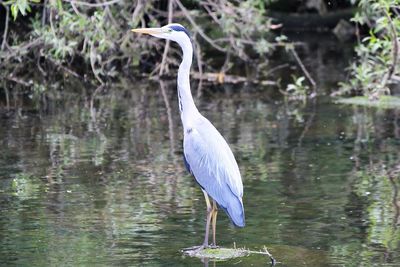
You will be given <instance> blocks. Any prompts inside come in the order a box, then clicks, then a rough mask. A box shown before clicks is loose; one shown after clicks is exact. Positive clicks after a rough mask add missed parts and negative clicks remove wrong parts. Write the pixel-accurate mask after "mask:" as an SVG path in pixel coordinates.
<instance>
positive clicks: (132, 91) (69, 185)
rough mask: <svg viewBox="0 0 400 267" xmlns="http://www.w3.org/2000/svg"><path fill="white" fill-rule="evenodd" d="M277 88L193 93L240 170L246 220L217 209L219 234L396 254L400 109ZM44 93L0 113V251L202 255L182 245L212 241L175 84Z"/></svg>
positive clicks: (378, 255) (290, 256)
mask: <svg viewBox="0 0 400 267" xmlns="http://www.w3.org/2000/svg"><path fill="white" fill-rule="evenodd" d="M315 64H317V63H315ZM327 64H328V65H329V64H330V63H329V60H328V63H327ZM321 77H322V78H321V79H323V81H325V87H326V88H327V87H328V85H329V84H330V83H331V81H329V80H326V79H325V78H323V76H321ZM331 78H332V77H331ZM274 90H276V89H273V88H263V87H259V86H255V85H254V86H250V85H248V86H244V85H243V86H225V87H218V88H215V87H213V88H208V89H207V88H206V90H205V92H204V94H203V96H202V97H201V98H199V99H196V103H197V104H198V106H199V109H200V110H201V111H202V112H203V114H204V115H205V116H206V117H207V118H209V119H210V120H211V121H212V122H213V123H214V125H215V126H216V127H217V128H218V129H219V130H220V131H221V133H222V134H223V135H224V136H225V137H226V139H227V141H228V142H229V143H230V145H231V148H232V150H233V151H234V154H235V155H236V158H237V161H238V163H239V166H240V170H241V173H242V176H243V183H244V192H245V193H244V205H245V210H246V219H247V221H246V223H247V224H246V227H245V228H243V229H237V228H234V227H233V226H232V225H231V224H230V222H229V220H228V218H227V216H226V215H225V214H223V212H221V213H219V217H218V226H217V227H218V232H217V241H219V244H220V245H222V246H225V247H233V246H234V244H236V246H237V247H246V248H249V249H253V250H259V249H262V248H263V246H267V247H268V248H269V250H270V252H271V253H272V254H273V255H274V257H275V258H276V259H277V260H278V261H279V262H280V263H279V266H373V265H375V266H399V265H400V252H399V246H400V232H399V229H398V227H399V222H400V215H399V214H400V208H399V206H400V199H399V196H398V187H399V173H400V124H399V122H400V112H399V111H398V110H379V109H366V108H357V107H346V106H340V105H335V104H332V103H330V102H329V100H328V99H327V98H324V97H320V98H318V99H316V100H315V101H313V100H310V101H308V102H307V103H302V102H288V101H285V100H284V99H283V98H282V97H281V96H280V95H279V94H277V93H276V91H275V92H274ZM52 97H53V98H52ZM48 98H49V101H48V104H47V105H46V106H45V107H43V106H41V107H39V108H38V107H37V106H35V101H32V100H25V101H24V102H23V103H19V104H15V105H14V106H13V107H11V108H10V110H9V111H7V110H6V109H5V108H3V109H2V113H1V115H0V140H1V141H0V142H1V150H0V210H1V217H0V264H1V265H4V266H92V265H95V266H111V265H113V266H203V265H204V263H203V262H201V261H200V260H198V259H193V258H188V257H184V256H182V253H181V252H180V250H181V249H182V248H185V247H189V246H193V245H198V244H200V243H201V242H202V239H203V232H204V229H203V228H204V220H205V203H204V199H203V196H202V193H201V191H200V189H199V187H198V186H197V184H196V183H195V182H194V179H193V178H192V177H191V176H190V175H189V174H188V173H187V172H186V170H185V168H184V164H183V161H182V144H181V143H182V133H181V124H180V119H179V115H178V107H177V101H176V92H175V84H174V83H173V82H172V83H165V84H163V85H160V84H158V83H143V81H140V82H135V83H129V84H128V85H120V86H117V87H115V88H113V89H112V90H107V91H104V92H101V93H100V94H99V95H97V97H96V98H95V99H94V100H93V101H91V99H90V98H88V97H80V96H79V94H64V95H63V97H62V98H61V99H60V98H58V97H57V96H52V95H51V94H50V95H49V96H48ZM267 264H268V259H266V258H265V257H262V256H257V255H256V256H250V257H246V258H242V259H235V260H231V261H227V262H217V263H210V266H232V265H234V266H266V265H267Z"/></svg>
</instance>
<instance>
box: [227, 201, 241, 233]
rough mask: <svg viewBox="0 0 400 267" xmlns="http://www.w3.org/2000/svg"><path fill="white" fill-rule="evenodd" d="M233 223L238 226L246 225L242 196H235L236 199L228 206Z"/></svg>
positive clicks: (228, 212)
mask: <svg viewBox="0 0 400 267" xmlns="http://www.w3.org/2000/svg"><path fill="white" fill-rule="evenodd" d="M225 212H226V213H227V214H228V216H229V218H230V219H231V221H232V222H233V224H234V225H235V226H237V227H244V226H245V216H244V207H243V202H242V199H241V198H237V197H235V200H234V201H231V202H229V204H228V207H227V208H226V209H225Z"/></svg>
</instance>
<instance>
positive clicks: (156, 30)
mask: <svg viewBox="0 0 400 267" xmlns="http://www.w3.org/2000/svg"><path fill="white" fill-rule="evenodd" d="M131 31H133V32H137V33H144V34H161V33H163V32H164V31H163V29H162V28H140V29H132V30H131Z"/></svg>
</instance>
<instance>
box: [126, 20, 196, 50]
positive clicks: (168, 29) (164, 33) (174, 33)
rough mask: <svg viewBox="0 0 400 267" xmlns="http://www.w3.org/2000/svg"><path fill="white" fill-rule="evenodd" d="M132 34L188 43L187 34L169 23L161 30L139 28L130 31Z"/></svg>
mask: <svg viewBox="0 0 400 267" xmlns="http://www.w3.org/2000/svg"><path fill="white" fill-rule="evenodd" d="M132 31H133V32H137V33H144V34H150V35H152V36H154V37H157V38H162V39H168V40H171V41H175V42H177V43H179V44H181V45H182V44H183V43H184V42H185V41H188V40H189V41H190V35H189V32H188V31H187V30H186V29H185V27H183V26H182V25H180V24H178V23H171V24H168V25H165V26H163V27H161V28H140V29H132Z"/></svg>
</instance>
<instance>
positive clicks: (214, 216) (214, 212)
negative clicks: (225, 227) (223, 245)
mask: <svg viewBox="0 0 400 267" xmlns="http://www.w3.org/2000/svg"><path fill="white" fill-rule="evenodd" d="M211 212H212V213H211V214H212V215H211V216H212V231H213V246H214V247H216V246H217V242H216V241H215V234H216V232H217V214H218V206H217V203H215V200H213V206H212V211H211Z"/></svg>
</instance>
